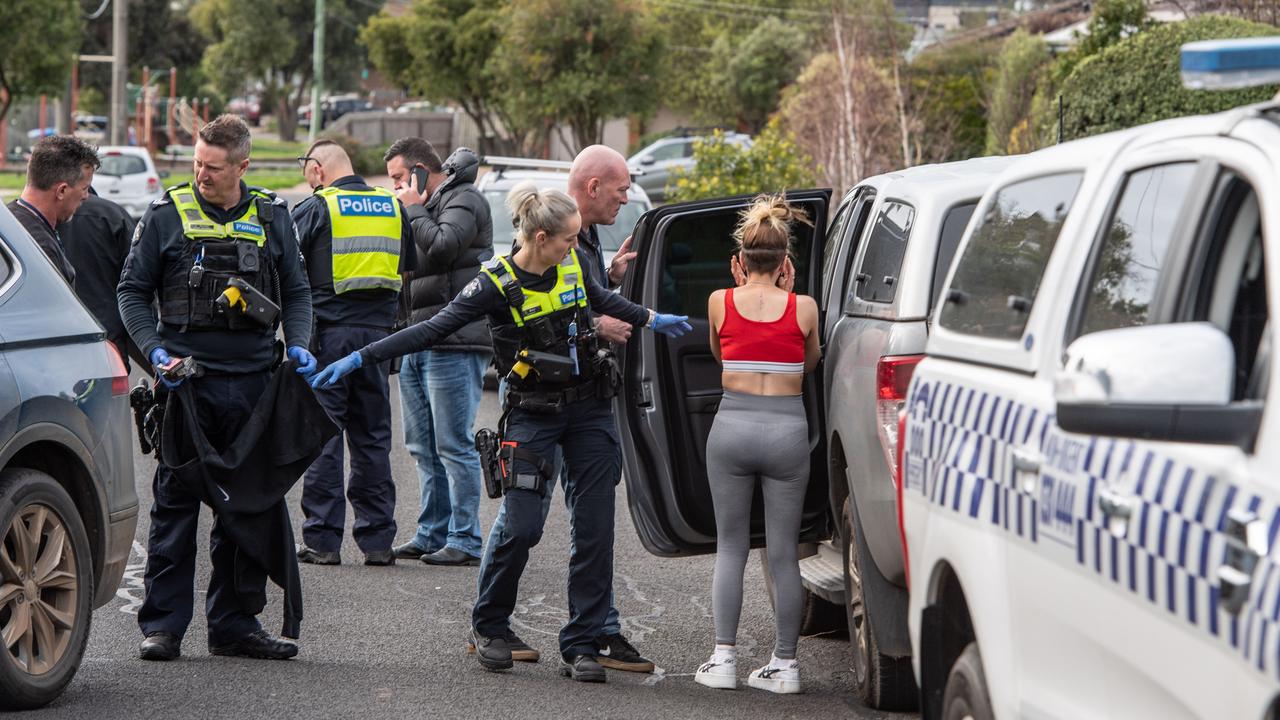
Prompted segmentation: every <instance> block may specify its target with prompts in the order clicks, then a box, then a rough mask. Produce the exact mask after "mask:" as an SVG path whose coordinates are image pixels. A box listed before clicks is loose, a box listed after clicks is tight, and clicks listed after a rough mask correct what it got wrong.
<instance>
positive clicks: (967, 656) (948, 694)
mask: <svg viewBox="0 0 1280 720" xmlns="http://www.w3.org/2000/svg"><path fill="white" fill-rule="evenodd" d="M942 718H943V720H994V718H995V713H994V712H993V711H992V710H991V696H990V695H988V694H987V676H986V675H985V674H984V673H983V672H982V655H981V654H979V653H978V643H976V642H971V643H969V645H968V647H966V648H965V649H964V652H962V653H960V657H958V658H956V663H955V664H954V665H952V666H951V672H950V673H949V674H948V675H947V689H946V691H945V692H944V693H943V695H942Z"/></svg>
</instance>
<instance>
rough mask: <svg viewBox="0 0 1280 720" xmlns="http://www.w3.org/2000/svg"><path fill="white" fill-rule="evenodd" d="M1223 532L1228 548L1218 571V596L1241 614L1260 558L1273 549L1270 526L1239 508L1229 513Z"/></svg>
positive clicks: (1230, 610) (1233, 612) (1249, 512)
mask: <svg viewBox="0 0 1280 720" xmlns="http://www.w3.org/2000/svg"><path fill="white" fill-rule="evenodd" d="M1222 534H1223V539H1224V540H1225V547H1224V548H1223V551H1222V565H1220V566H1219V567H1218V573H1217V574H1218V596H1219V598H1220V601H1221V604H1222V607H1223V609H1224V610H1226V611H1227V612H1229V613H1231V614H1232V615H1238V614H1239V613H1240V610H1241V609H1243V608H1244V604H1245V603H1246V602H1248V600H1249V592H1250V590H1251V589H1252V586H1253V571H1254V569H1255V568H1257V566H1258V561H1259V560H1261V559H1262V558H1264V557H1266V556H1267V554H1268V553H1269V552H1270V548H1269V547H1268V546H1267V528H1266V525H1265V524H1264V523H1263V522H1262V521H1261V520H1259V519H1258V515H1257V513H1254V512H1252V511H1250V510H1246V509H1244V508H1235V509H1233V510H1230V511H1228V512H1227V521H1226V524H1225V527H1224V528H1223V533H1222Z"/></svg>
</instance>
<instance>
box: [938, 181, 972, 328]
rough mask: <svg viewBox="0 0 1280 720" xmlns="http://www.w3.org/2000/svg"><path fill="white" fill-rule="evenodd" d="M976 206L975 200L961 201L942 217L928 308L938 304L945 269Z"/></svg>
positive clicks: (954, 257)
mask: <svg viewBox="0 0 1280 720" xmlns="http://www.w3.org/2000/svg"><path fill="white" fill-rule="evenodd" d="M976 207H978V201H977V200H974V201H973V202H967V203H961V204H959V205H956V206H955V207H953V208H951V209H950V210H948V211H947V216H946V217H944V218H943V219H942V233H941V235H940V237H939V238H938V257H937V258H936V260H935V261H934V266H933V292H932V294H931V295H930V296H929V309H930V310H933V308H934V307H936V306H937V304H938V295H939V294H940V293H941V292H942V285H943V283H945V282H946V281H947V271H948V270H950V269H951V261H952V260H955V259H956V248H958V247H960V238H961V237H963V236H964V229H965V227H967V226H968V225H969V218H971V217H973V209H974V208H976Z"/></svg>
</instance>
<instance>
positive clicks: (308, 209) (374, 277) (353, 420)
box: [293, 140, 415, 565]
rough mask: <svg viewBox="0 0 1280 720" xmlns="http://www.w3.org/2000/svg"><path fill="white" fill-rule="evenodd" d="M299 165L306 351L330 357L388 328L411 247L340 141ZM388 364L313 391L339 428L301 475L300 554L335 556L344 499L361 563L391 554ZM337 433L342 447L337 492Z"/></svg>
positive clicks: (386, 198)
mask: <svg viewBox="0 0 1280 720" xmlns="http://www.w3.org/2000/svg"><path fill="white" fill-rule="evenodd" d="M298 164H299V165H300V166H301V167H302V175H303V177H304V178H306V181H307V184H308V185H310V186H311V187H312V189H314V190H315V194H314V195H312V196H311V197H309V198H307V199H306V200H303V201H302V202H301V203H299V204H298V206H297V207H296V208H295V209H294V212H293V219H294V222H295V223H296V224H297V226H298V246H299V249H300V250H301V251H302V255H303V257H304V258H306V260H307V269H308V274H309V276H310V278H311V298H312V304H313V306H314V307H315V318H316V330H315V333H314V334H313V335H312V346H311V350H312V352H314V353H315V356H316V357H317V358H318V359H319V361H320V362H323V363H331V362H334V361H336V360H338V359H339V358H343V357H346V356H347V355H349V354H351V353H352V352H354V351H356V350H359V349H360V348H362V347H364V346H365V345H368V344H369V343H371V342H374V341H376V340H380V339H382V338H383V337H386V335H387V334H388V333H389V332H390V331H391V327H392V325H394V324H395V320H396V309H397V307H398V301H399V297H400V291H401V287H402V276H403V273H405V272H406V271H407V269H408V268H410V267H412V266H413V261H414V254H415V248H414V244H413V236H412V233H411V232H410V230H409V221H408V216H407V215H406V214H405V212H404V208H402V207H401V205H400V201H399V200H397V199H396V198H395V196H394V195H392V194H391V192H390V191H389V190H383V189H378V188H374V187H370V186H369V185H368V184H367V183H365V181H364V179H363V178H361V177H360V176H359V175H357V174H356V173H355V170H353V169H352V167H351V158H350V157H348V156H347V152H346V151H345V150H343V149H342V146H341V145H338V144H337V143H335V142H333V141H332V140H317V141H316V142H315V143H313V144H312V145H311V147H310V148H309V149H308V150H307V154H306V155H304V156H303V157H300V158H298ZM389 372H390V363H381V364H378V365H371V366H368V367H363V368H360V369H359V370H357V371H356V372H354V373H352V374H350V375H348V376H346V377H344V378H343V379H342V380H341V381H340V382H338V383H335V384H334V385H332V386H326V387H324V388H320V389H318V390H316V395H317V396H318V397H319V399H320V404H322V405H324V408H325V410H327V411H328V413H329V416H330V417H332V418H333V420H334V422H336V423H337V424H338V427H340V428H342V429H343V431H344V432H343V433H340V434H339V435H338V436H337V437H334V438H333V439H332V440H330V441H329V443H328V444H327V445H326V446H325V448H324V452H323V454H321V455H320V457H319V458H317V459H316V461H315V463H313V464H312V465H311V467H310V468H309V469H308V470H307V474H306V475H305V476H304V478H303V487H302V512H303V513H304V514H305V515H306V521H305V522H304V523H303V525H302V540H303V542H302V545H301V546H300V547H299V549H298V559H299V560H301V561H302V562H305V563H312V564H316V565H337V564H339V563H341V562H342V556H341V555H340V554H339V549H340V548H341V547H342V529H343V527H344V525H345V523H346V507H347V499H350V501H351V508H352V510H353V511H354V512H355V516H356V519H355V523H354V525H353V526H352V530H351V534H352V536H353V539H354V540H355V541H356V545H357V546H359V548H360V550H361V551H362V552H363V553H364V558H365V559H364V562H365V564H366V565H391V564H394V563H395V555H394V554H393V553H392V550H391V543H392V540H393V539H394V538H395V534H396V522H395V503H396V490H395V484H394V483H393V482H392V480H391V459H390V455H391V398H390V395H389V392H388V389H389V388H388V383H387V375H388V374H389ZM344 435H345V438H346V447H347V449H348V450H349V451H350V453H351V477H350V478H349V479H348V481H347V483H346V498H344V497H343V477H342V475H343V436H344Z"/></svg>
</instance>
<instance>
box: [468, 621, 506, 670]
mask: <svg viewBox="0 0 1280 720" xmlns="http://www.w3.org/2000/svg"><path fill="white" fill-rule="evenodd" d="M471 644H472V645H473V646H475V649H476V660H478V661H479V662H480V665H481V666H482V667H484V669H485V670H488V671H490V672H497V671H499V670H510V669H511V647H510V646H509V645H507V639H506V638H500V637H484V636H483V635H481V634H480V633H478V632H476V631H475V628H472V629H471Z"/></svg>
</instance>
